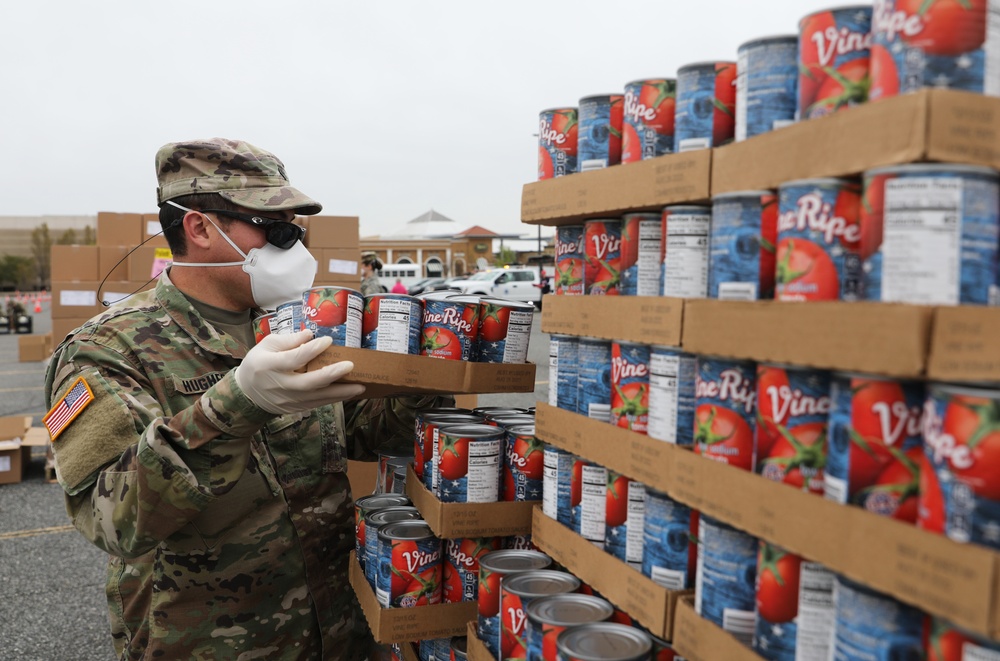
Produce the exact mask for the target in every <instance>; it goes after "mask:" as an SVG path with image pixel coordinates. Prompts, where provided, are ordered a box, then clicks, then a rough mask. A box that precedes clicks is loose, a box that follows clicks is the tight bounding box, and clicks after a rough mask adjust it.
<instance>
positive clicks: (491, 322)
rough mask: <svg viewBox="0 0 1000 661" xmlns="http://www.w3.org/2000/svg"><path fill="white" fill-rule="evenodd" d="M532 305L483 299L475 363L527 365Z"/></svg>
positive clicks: (532, 316)
mask: <svg viewBox="0 0 1000 661" xmlns="http://www.w3.org/2000/svg"><path fill="white" fill-rule="evenodd" d="M534 315H535V306H534V305H532V304H531V303H520V302H518V301H505V300H501V299H499V298H483V299H480V301H479V333H478V337H479V339H478V341H477V344H478V347H479V351H478V352H477V356H476V360H477V361H479V362H480V363H526V362H528V341H529V340H530V339H531V320H532V319H533V318H534Z"/></svg>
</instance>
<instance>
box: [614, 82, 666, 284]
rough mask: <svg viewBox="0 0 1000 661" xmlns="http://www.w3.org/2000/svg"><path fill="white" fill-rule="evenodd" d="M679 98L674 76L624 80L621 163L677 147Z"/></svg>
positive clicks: (642, 159) (638, 159)
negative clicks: (676, 133)
mask: <svg viewBox="0 0 1000 661" xmlns="http://www.w3.org/2000/svg"><path fill="white" fill-rule="evenodd" d="M676 101H677V81H676V80H674V79H673V78H651V79H649V80H633V81H632V82H631V83H626V84H625V112H624V118H623V123H622V130H623V135H622V163H634V162H636V161H644V160H646V159H650V158H656V157H657V156H661V155H663V154H670V153H672V152H673V151H674V117H675V115H676V113H677V103H676ZM640 296H642V294H640Z"/></svg>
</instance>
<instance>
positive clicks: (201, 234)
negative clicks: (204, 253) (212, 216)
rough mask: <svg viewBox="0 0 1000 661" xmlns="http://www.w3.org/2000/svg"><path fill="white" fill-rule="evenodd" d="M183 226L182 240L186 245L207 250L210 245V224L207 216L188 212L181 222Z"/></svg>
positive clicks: (196, 212)
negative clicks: (183, 239) (184, 240)
mask: <svg viewBox="0 0 1000 661" xmlns="http://www.w3.org/2000/svg"><path fill="white" fill-rule="evenodd" d="M181 222H182V223H183V224H184V238H185V239H186V240H187V245H189V246H196V247H198V248H201V249H202V250H207V249H208V248H209V247H210V246H211V245H212V237H211V236H210V232H211V231H212V229H214V228H210V227H209V226H210V225H211V223H210V222H209V220H208V216H206V215H205V214H203V213H201V212H199V211H188V212H187V213H186V214H184V218H183V219H182V220H181Z"/></svg>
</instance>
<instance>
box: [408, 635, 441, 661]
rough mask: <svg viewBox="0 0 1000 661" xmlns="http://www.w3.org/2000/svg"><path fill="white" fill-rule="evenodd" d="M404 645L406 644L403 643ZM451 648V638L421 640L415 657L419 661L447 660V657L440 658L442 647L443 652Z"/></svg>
mask: <svg viewBox="0 0 1000 661" xmlns="http://www.w3.org/2000/svg"><path fill="white" fill-rule="evenodd" d="M403 644H404V645H405V644H406V643H403ZM450 646H451V638H427V639H424V640H421V641H420V643H419V644H418V646H417V657H418V658H419V659H420V661H437V660H438V659H441V658H443V659H447V658H448V657H447V656H444V657H441V656H439V655H440V654H441V650H442V647H443V648H444V649H445V651H447V650H448V648H449V647H450Z"/></svg>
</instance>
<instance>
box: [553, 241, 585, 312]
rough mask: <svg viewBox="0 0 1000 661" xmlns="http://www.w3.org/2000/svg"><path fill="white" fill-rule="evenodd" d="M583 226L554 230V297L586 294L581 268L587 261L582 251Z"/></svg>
mask: <svg viewBox="0 0 1000 661" xmlns="http://www.w3.org/2000/svg"><path fill="white" fill-rule="evenodd" d="M583 237H584V229H583V225H567V226H566V227H557V228H556V284H555V292H556V295H579V294H584V293H586V291H585V284H584V282H583V267H584V264H585V262H586V261H587V256H586V253H585V252H584V249H583Z"/></svg>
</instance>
